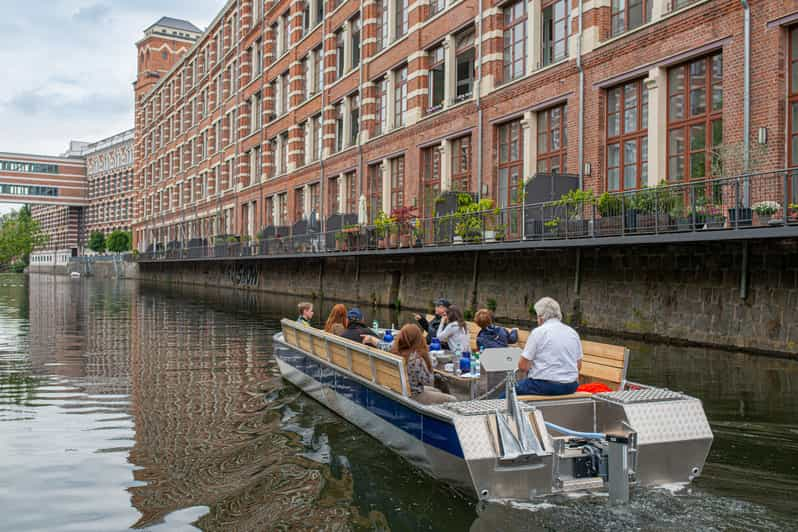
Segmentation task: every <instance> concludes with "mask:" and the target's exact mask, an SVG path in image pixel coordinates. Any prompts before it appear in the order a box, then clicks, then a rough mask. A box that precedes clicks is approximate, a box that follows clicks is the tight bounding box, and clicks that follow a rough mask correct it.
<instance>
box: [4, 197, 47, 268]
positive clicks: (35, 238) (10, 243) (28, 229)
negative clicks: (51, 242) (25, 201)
mask: <svg viewBox="0 0 798 532" xmlns="http://www.w3.org/2000/svg"><path fill="white" fill-rule="evenodd" d="M47 240H48V237H47V235H46V234H44V233H43V232H42V230H41V226H40V225H39V222H38V220H34V219H33V217H32V216H31V214H30V208H29V207H27V206H25V207H23V208H22V209H21V210H20V211H19V212H16V211H13V212H11V213H9V214H6V215H5V216H3V217H2V218H0V263H2V264H5V265H11V264H12V263H13V264H14V265H18V266H19V267H21V268H24V267H25V266H27V265H28V261H29V259H30V254H31V251H33V249H34V248H36V247H40V246H43V245H44V244H46V243H47ZM18 269H20V268H18Z"/></svg>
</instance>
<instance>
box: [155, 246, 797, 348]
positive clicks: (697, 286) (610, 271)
mask: <svg viewBox="0 0 798 532" xmlns="http://www.w3.org/2000/svg"><path fill="white" fill-rule="evenodd" d="M744 246H747V247H748V251H747V262H748V268H747V275H746V279H745V280H743V279H742V277H743V271H744V266H743V264H744V262H745V260H746V258H745V255H746V252H745V251H744ZM139 277H140V278H143V279H149V280H154V281H165V282H180V283H194V284H201V285H207V286H226V287H234V288H248V289H255V290H264V291H270V292H275V293H284V294H291V295H293V296H295V297H296V298H314V297H315V298H319V297H321V296H322V295H323V297H324V298H325V299H326V300H328V301H341V302H358V303H360V304H364V302H370V303H373V304H376V305H383V306H385V305H394V304H397V303H399V304H401V306H402V307H403V308H412V309H419V310H422V309H429V307H430V306H431V303H432V301H433V300H434V299H435V298H437V297H439V296H446V297H447V298H449V299H450V300H451V301H453V302H455V303H457V304H459V305H462V306H463V307H466V308H469V307H470V308H477V307H484V306H489V303H494V302H495V305H496V315H497V317H498V319H499V321H503V322H508V323H509V322H521V323H528V322H529V321H530V320H531V318H532V315H531V306H532V304H533V303H534V302H535V301H536V300H537V299H538V298H540V297H542V296H552V297H554V298H556V299H558V300H559V301H560V303H561V304H562V307H563V311H564V312H565V314H566V320H567V321H569V322H570V323H572V324H575V325H577V326H579V327H581V328H583V329H584V330H588V331H593V332H603V333H610V334H615V335H630V336H636V337H641V338H649V339H656V340H666V341H671V342H679V343H694V344H700V345H701V344H702V345H712V346H724V347H734V348H744V349H748V350H752V351H761V352H769V353H779V354H788V355H793V356H794V355H798V241H796V240H767V241H765V240H763V241H750V242H748V243H747V244H744V243H742V242H717V243H701V244H689V245H688V244H680V245H649V246H625V247H611V248H610V247H607V248H599V247H596V248H584V249H582V250H581V251H580V250H576V249H572V248H571V249H558V250H519V251H512V252H488V251H481V252H478V253H474V252H462V253H447V254H417V255H406V256H401V255H394V256H362V257H334V258H327V259H319V258H308V259H301V260H298V259H293V260H287V259H285V260H281V259H269V260H248V261H243V260H242V261H238V262H234V263H233V262H195V263H160V264H141V265H140V272H139ZM741 281H742V283H741ZM743 295H744V296H745V297H744V298H743V297H741V296H743Z"/></svg>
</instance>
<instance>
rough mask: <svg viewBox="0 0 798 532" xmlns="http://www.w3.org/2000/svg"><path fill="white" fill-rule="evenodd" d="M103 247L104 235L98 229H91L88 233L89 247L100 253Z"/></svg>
mask: <svg viewBox="0 0 798 532" xmlns="http://www.w3.org/2000/svg"><path fill="white" fill-rule="evenodd" d="M105 247H106V243H105V235H104V234H103V233H102V232H100V231H92V232H91V234H90V235H89V249H90V250H92V251H93V252H95V253H102V252H104V251H105Z"/></svg>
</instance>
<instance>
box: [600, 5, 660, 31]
mask: <svg viewBox="0 0 798 532" xmlns="http://www.w3.org/2000/svg"><path fill="white" fill-rule="evenodd" d="M653 4H654V0H612V5H611V15H610V20H611V27H612V35H620V34H621V33H623V32H625V31H629V30H632V29H635V28H637V27H638V26H642V25H643V24H645V23H646V22H648V21H649V20H651V6H652V5H653Z"/></svg>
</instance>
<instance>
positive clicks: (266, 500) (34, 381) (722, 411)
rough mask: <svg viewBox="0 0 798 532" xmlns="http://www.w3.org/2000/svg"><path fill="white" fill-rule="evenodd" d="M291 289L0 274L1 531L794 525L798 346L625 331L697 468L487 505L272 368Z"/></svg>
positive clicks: (633, 375) (632, 371)
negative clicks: (621, 498)
mask: <svg viewBox="0 0 798 532" xmlns="http://www.w3.org/2000/svg"><path fill="white" fill-rule="evenodd" d="M295 303H296V301H295V300H294V299H293V298H291V297H287V296H274V295H266V294H251V293H242V292H236V291H232V290H220V289H208V288H197V287H186V286H183V287H169V286H158V285H148V284H139V283H135V282H127V281H125V282H110V281H109V282H102V281H96V280H80V281H75V280H70V279H68V278H64V277H51V276H31V277H30V279H27V278H25V277H22V276H13V275H12V276H0V516H2V517H1V518H0V519H2V524H1V525H0V528H1V529H2V530H10V531H17V530H47V531H73V530H74V531H93V530H98V531H110V530H126V529H129V528H136V529H146V530H153V531H157V530H193V529H201V530H219V531H234V530H294V529H309V530H397V531H404V530H442V531H448V530H452V531H461V530H463V531H464V530H472V531H488V530H490V531H494V530H628V529H639V530H680V531H681V530H727V529H735V530H789V529H793V530H794V529H796V528H798V504H796V502H795V500H796V493H798V421H797V420H796V414H798V362H796V361H794V360H782V359H775V358H765V357H758V356H749V355H746V354H742V353H733V352H724V351H715V350H707V349H693V348H683V347H669V346H664V345H653V344H642V343H634V342H628V341H626V342H624V343H626V344H627V345H629V347H630V348H631V349H632V359H631V364H630V368H629V378H630V379H632V380H636V381H642V382H646V383H651V384H656V385H660V386H667V387H669V388H671V389H676V390H682V391H685V392H687V393H691V394H694V395H696V396H698V397H700V398H702V399H703V401H704V406H705V408H706V410H707V414H708V416H709V419H710V422H711V424H712V428H713V431H714V433H715V442H714V445H713V447H712V452H711V454H710V457H709V462H708V464H707V466H706V468H705V470H704V475H703V476H702V477H701V478H700V479H698V480H697V481H696V482H695V483H693V484H692V485H691V486H689V487H687V488H680V487H678V486H671V487H668V488H667V489H645V490H643V489H636V490H634V491H633V494H632V496H633V500H632V502H631V504H630V505H629V506H627V507H621V508H613V507H609V506H608V505H607V504H606V497H602V496H601V495H583V496H578V495H577V496H569V497H562V496H560V497H549V498H547V499H543V500H539V501H535V502H534V503H516V504H477V503H476V502H475V501H473V500H471V499H468V498H465V497H462V496H460V495H458V494H457V493H454V492H452V491H451V490H450V489H449V488H448V487H447V486H445V485H443V484H441V483H439V482H436V481H435V480H433V479H431V478H429V477H427V476H425V475H424V474H422V473H420V472H419V471H417V470H415V469H414V468H413V467H411V466H409V465H408V464H407V463H405V462H404V461H402V460H401V459H400V458H398V457H397V456H395V455H394V454H392V453H391V452H389V451H388V450H386V449H385V448H384V447H382V446H381V445H380V444H379V443H378V442H377V441H375V440H373V439H371V438H369V437H368V436H366V435H365V434H364V433H362V432H361V431H359V430H358V429H357V428H355V427H353V426H351V425H349V424H347V423H346V422H344V421H342V420H341V419H340V418H338V417H337V416H335V415H334V414H332V413H330V412H329V411H327V410H326V409H325V408H323V407H321V406H320V405H319V404H317V403H316V402H314V401H313V400H311V399H309V398H307V397H305V396H304V395H302V394H301V393H300V392H299V391H298V390H297V389H296V388H294V387H293V386H291V385H289V384H287V383H285V382H283V381H282V380H281V378H280V375H279V372H278V369H277V365H276V363H275V362H274V360H273V358H272V356H271V352H272V340H271V336H272V334H273V333H274V332H275V331H276V330H277V329H278V324H279V319H280V318H281V317H282V316H284V315H292V314H293V313H294V308H295V307H294V305H295ZM367 314H371V313H370V312H367ZM318 315H321V313H319V314H318ZM318 315H317V316H318ZM377 317H378V319H380V320H382V322H383V323H386V322H388V321H393V322H397V323H398V322H401V321H402V320H404V319H407V316H405V315H400V316H396V315H393V316H392V315H390V314H389V313H387V312H385V311H383V312H382V313H379V314H378V316H377ZM368 318H369V319H371V315H369V316H368ZM604 340H607V341H620V340H613V339H604Z"/></svg>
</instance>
